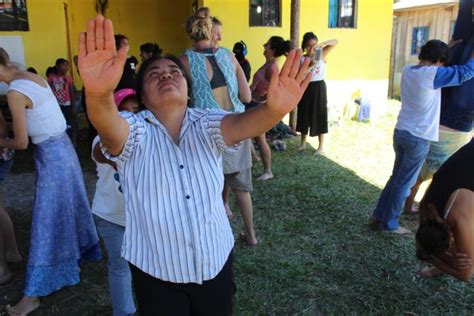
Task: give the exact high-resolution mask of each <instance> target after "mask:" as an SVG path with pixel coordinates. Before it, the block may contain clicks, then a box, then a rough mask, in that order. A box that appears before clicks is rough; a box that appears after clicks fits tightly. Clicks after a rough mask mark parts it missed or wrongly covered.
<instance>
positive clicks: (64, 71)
mask: <svg viewBox="0 0 474 316" xmlns="http://www.w3.org/2000/svg"><path fill="white" fill-rule="evenodd" d="M68 71H69V63H61V64H59V67H58V72H59V73H61V74H67V72H68Z"/></svg>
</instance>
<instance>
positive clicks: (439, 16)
mask: <svg viewBox="0 0 474 316" xmlns="http://www.w3.org/2000/svg"><path fill="white" fill-rule="evenodd" d="M458 9H459V4H450V5H439V6H436V7H430V8H420V9H414V10H407V11H401V12H396V13H395V15H396V19H395V25H394V28H396V32H395V36H396V38H395V40H394V41H393V43H394V44H395V47H392V49H393V50H394V54H395V58H394V63H393V65H392V67H393V72H392V73H393V77H392V78H390V80H392V81H393V85H392V86H393V91H392V94H393V95H398V91H399V86H400V82H398V81H399V79H400V75H401V72H402V70H403V67H404V66H405V65H408V64H416V63H418V56H417V55H411V45H412V43H411V42H412V37H413V28H414V27H421V26H429V28H430V29H429V36H428V39H440V40H442V41H444V42H446V43H448V42H449V36H450V34H451V26H452V22H453V21H455V20H456V17H457V14H458Z"/></svg>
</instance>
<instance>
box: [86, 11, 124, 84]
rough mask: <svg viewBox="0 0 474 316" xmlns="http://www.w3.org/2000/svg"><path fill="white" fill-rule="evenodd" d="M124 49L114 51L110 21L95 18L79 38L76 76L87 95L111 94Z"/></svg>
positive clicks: (119, 75) (121, 65) (118, 72)
mask: <svg viewBox="0 0 474 316" xmlns="http://www.w3.org/2000/svg"><path fill="white" fill-rule="evenodd" d="M127 51H128V46H125V47H121V48H120V49H119V50H118V51H116V50H115V39H114V29H113V25H112V21H110V20H104V17H103V16H101V15H99V16H97V17H96V18H95V19H94V20H90V21H89V24H88V27H87V33H81V34H80V35H79V62H78V66H79V73H80V75H81V79H82V82H83V84H84V87H85V89H86V91H87V92H88V93H111V92H112V91H113V90H114V89H115V87H116V86H117V84H118V82H119V81H120V78H121V77H122V73H123V67H124V64H125V60H126V58H127Z"/></svg>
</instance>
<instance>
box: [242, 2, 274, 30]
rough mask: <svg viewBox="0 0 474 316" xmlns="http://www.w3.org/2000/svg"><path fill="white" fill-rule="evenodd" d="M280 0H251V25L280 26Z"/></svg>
mask: <svg viewBox="0 0 474 316" xmlns="http://www.w3.org/2000/svg"><path fill="white" fill-rule="evenodd" d="M280 16H281V15H280V0H250V14H249V20H250V21H249V24H250V26H280V20H281V19H280Z"/></svg>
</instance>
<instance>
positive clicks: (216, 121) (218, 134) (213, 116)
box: [203, 110, 242, 152]
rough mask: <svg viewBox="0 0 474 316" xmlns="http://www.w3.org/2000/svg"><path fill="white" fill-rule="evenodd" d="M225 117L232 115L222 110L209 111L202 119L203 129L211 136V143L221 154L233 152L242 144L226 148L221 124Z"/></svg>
mask: <svg viewBox="0 0 474 316" xmlns="http://www.w3.org/2000/svg"><path fill="white" fill-rule="evenodd" d="M226 115H232V113H229V112H226V111H222V110H209V111H208V113H207V115H205V116H204V117H203V119H204V127H205V128H206V130H207V132H208V133H209V135H210V136H211V139H212V141H213V143H214V144H215V145H216V146H217V149H218V150H219V151H221V152H223V151H226V152H233V151H235V150H237V149H239V147H240V145H241V144H242V142H239V143H237V144H234V145H232V146H227V144H226V143H225V141H224V137H223V136H222V130H221V123H222V119H223V118H224V117H225V116H226Z"/></svg>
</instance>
